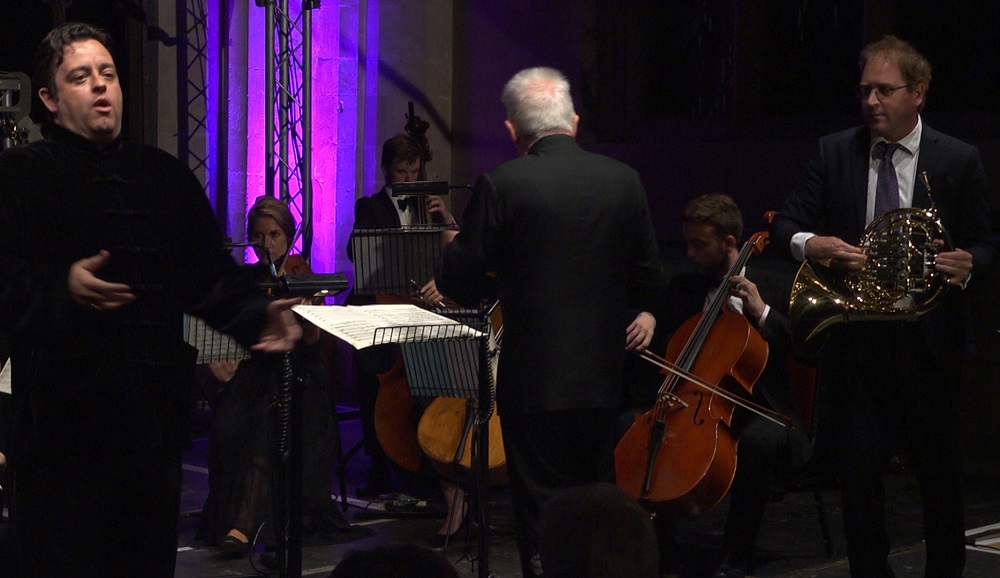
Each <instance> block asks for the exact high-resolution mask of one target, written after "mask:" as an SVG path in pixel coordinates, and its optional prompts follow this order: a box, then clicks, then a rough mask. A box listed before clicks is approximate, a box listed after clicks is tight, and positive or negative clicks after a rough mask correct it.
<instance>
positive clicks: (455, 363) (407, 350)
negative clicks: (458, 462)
mask: <svg viewBox="0 0 1000 578" xmlns="http://www.w3.org/2000/svg"><path fill="white" fill-rule="evenodd" d="M295 311H296V313H298V314H299V315H300V316H302V317H303V318H304V319H307V320H308V321H311V322H312V323H313V324H315V325H316V326H318V327H319V328H321V329H323V330H324V331H327V332H328V333H330V334H332V335H334V336H335V337H338V338H340V339H342V340H344V341H347V343H349V344H350V345H351V346H353V347H355V348H358V349H363V348H366V347H371V346H376V345H389V344H399V345H400V346H401V348H402V351H403V356H404V359H405V361H406V365H407V376H408V379H409V380H411V381H410V384H411V391H412V392H413V393H414V394H416V395H432V396H448V397H468V398H470V399H476V400H489V403H479V404H478V412H477V415H476V420H475V424H474V428H473V432H474V439H475V445H474V450H475V451H473V455H472V460H473V463H472V471H473V479H474V485H473V487H472V492H470V493H471V495H472V496H473V498H474V499H475V502H474V503H473V511H474V512H476V515H477V519H478V523H479V526H480V527H479V553H478V557H477V561H478V562H479V570H480V576H481V577H482V578H486V577H487V576H489V510H488V507H487V506H488V500H487V499H486V495H487V491H488V486H487V469H488V466H489V462H488V460H487V459H486V458H488V453H489V420H490V417H492V415H493V405H494V404H493V403H492V402H493V396H492V372H491V370H490V363H489V361H490V351H489V346H488V341H489V332H488V331H487V330H488V328H489V326H488V322H487V321H485V319H484V315H482V314H480V313H479V312H474V313H472V315H474V318H475V319H476V321H474V322H465V323H463V322H461V321H456V320H453V319H451V318H448V317H446V316H443V315H439V314H437V313H433V312H431V311H427V310H425V309H421V308H419V307H416V306H414V305H366V306H346V307H317V306H302V305H300V306H297V307H296V308H295ZM465 314H466V315H470V313H468V312H466V313H465Z"/></svg>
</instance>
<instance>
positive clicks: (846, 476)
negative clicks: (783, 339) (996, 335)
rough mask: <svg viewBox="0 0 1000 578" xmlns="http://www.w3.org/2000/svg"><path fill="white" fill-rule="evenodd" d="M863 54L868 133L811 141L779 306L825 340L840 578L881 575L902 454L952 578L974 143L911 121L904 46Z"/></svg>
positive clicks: (959, 557)
mask: <svg viewBox="0 0 1000 578" xmlns="http://www.w3.org/2000/svg"><path fill="white" fill-rule="evenodd" d="M859 60H860V69H861V78H860V81H859V83H858V85H857V86H856V90H857V96H858V98H859V100H860V104H861V111H862V114H863V117H864V121H865V123H864V126H858V127H855V128H852V129H849V130H845V131H842V132H839V133H835V134H831V135H827V136H824V137H822V138H820V139H819V143H818V148H817V149H816V152H815V153H814V155H813V156H812V158H811V160H810V161H809V162H808V164H807V165H806V167H805V170H804V171H803V173H802V176H801V178H800V179H799V181H798V183H797V185H796V186H795V187H794V188H793V189H792V191H791V193H790V195H789V197H788V198H787V199H786V201H785V203H784V204H783V206H782V209H781V211H780V212H779V213H778V215H777V217H776V219H775V222H774V224H773V226H772V244H774V245H775V246H777V247H779V248H784V249H785V250H787V251H789V252H790V254H791V255H792V256H793V257H794V258H795V259H797V260H798V261H806V262H807V264H805V265H803V269H802V272H801V273H800V276H799V279H798V281H797V282H798V283H799V284H798V285H797V289H798V291H797V293H798V294H797V296H796V297H797V298H796V299H793V300H792V303H790V307H791V308H792V309H796V308H797V309H798V315H797V316H794V317H795V319H792V323H793V326H794V324H795V323H796V322H798V323H800V324H805V327H804V328H800V329H799V332H798V333H799V336H800V339H806V338H808V337H809V336H810V335H811V336H813V337H825V339H826V341H825V343H824V344H823V349H822V351H821V355H822V357H821V360H820V373H819V375H820V377H819V379H820V386H821V390H822V391H821V396H823V403H822V406H821V407H822V408H823V410H824V412H825V413H824V414H823V416H822V417H821V418H820V420H821V423H824V424H825V428H826V433H827V434H828V435H829V436H830V438H829V439H830V440H831V445H832V446H833V449H834V451H835V454H836V457H837V458H838V462H839V463H838V464H837V469H836V471H837V472H838V474H839V476H840V479H841V490H842V497H843V505H844V532H845V537H846V541H847V552H848V559H849V561H850V566H851V575H852V576H865V577H891V576H893V571H892V568H891V565H890V564H889V561H888V553H889V544H890V542H889V537H888V533H887V531H886V524H885V516H884V513H883V512H884V500H885V496H884V492H883V489H882V486H881V480H882V473H883V470H884V467H885V465H886V464H887V462H888V460H889V458H890V457H891V456H892V455H893V454H894V453H896V452H900V451H904V452H906V454H907V455H908V456H910V457H911V458H912V465H913V470H914V472H915V473H916V475H917V479H918V480H919V482H920V487H921V490H922V494H923V508H924V518H923V520H924V539H925V545H926V553H927V555H926V568H925V575H926V576H940V577H945V576H948V577H958V576H961V574H962V570H963V567H964V564H965V546H964V518H963V515H964V514H963V502H962V492H961V471H960V466H961V454H962V452H961V451H960V448H961V437H960V432H961V427H960V424H961V405H960V401H959V399H960V398H959V391H958V390H959V386H960V383H959V381H960V376H961V374H962V372H961V370H962V359H963V357H964V356H965V355H966V353H967V345H968V340H967V339H966V333H967V323H966V321H967V318H968V317H969V311H968V310H967V308H966V303H965V299H966V296H967V294H968V290H967V287H970V286H971V285H973V284H975V283H976V282H977V281H979V280H981V279H983V278H984V277H986V275H985V274H984V272H985V271H986V270H987V268H988V266H989V265H990V263H991V261H992V260H993V256H994V247H993V243H992V228H991V223H990V208H989V205H988V203H987V198H986V195H987V191H988V187H987V182H986V174H985V170H984V168H983V163H982V161H981V159H980V156H979V151H978V149H976V147H974V146H972V145H969V144H967V143H964V142H961V141H959V140H958V139H955V138H953V137H950V136H948V135H945V134H943V133H941V132H938V131H937V130H934V129H933V128H931V127H930V126H928V125H927V124H926V123H924V122H923V120H922V118H921V111H922V109H923V106H924V103H925V100H926V96H927V90H928V87H929V86H930V80H931V67H930V64H929V63H928V62H927V61H926V60H925V59H924V57H923V56H921V55H920V54H919V53H918V52H917V51H916V50H915V49H914V48H913V47H912V46H911V45H910V44H908V43H906V42H904V41H902V40H900V39H898V38H896V37H894V36H885V37H883V38H882V39H880V40H877V41H875V42H873V43H871V44H869V45H868V46H866V47H865V48H864V49H863V50H862V52H861V55H860V59H859ZM931 189H933V193H932V192H931ZM880 193H881V194H880ZM883 213H885V214H886V215H888V217H886V218H885V221H884V222H882V223H880V222H879V217H880V216H881V215H882V214H883ZM873 223H874V224H873ZM893 267H896V268H895V269H894V268H893ZM918 270H919V271H920V273H921V275H920V276H919V277H918V276H917V275H916V274H915V272H916V271H918ZM852 282H853V283H854V284H853V285H852ZM932 294H934V295H936V297H934V299H933V300H931V301H930V302H929V303H927V302H925V301H924V299H925V298H927V297H929V296H930V295H932ZM820 309H822V311H820ZM790 317H793V315H792V312H791V311H790ZM794 331H795V329H794V327H793V332H794ZM821 427H824V426H821Z"/></svg>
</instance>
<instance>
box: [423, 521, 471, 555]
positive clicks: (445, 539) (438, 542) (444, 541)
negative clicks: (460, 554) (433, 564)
mask: <svg viewBox="0 0 1000 578" xmlns="http://www.w3.org/2000/svg"><path fill="white" fill-rule="evenodd" d="M464 525H465V524H462V525H461V526H459V527H458V528H455V531H454V532H452V533H451V534H434V535H433V536H431V537H430V538H429V539H428V540H427V547H428V548H432V549H434V550H441V549H444V548H445V547H446V546H448V544H451V543H452V542H453V540H452V538H454V537H455V536H457V535H458V533H459V532H461V531H462V527H463V526H464Z"/></svg>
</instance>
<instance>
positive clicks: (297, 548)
mask: <svg viewBox="0 0 1000 578" xmlns="http://www.w3.org/2000/svg"><path fill="white" fill-rule="evenodd" d="M259 285H261V286H262V287H264V288H268V289H272V291H273V292H274V293H275V294H276V295H277V296H278V297H312V296H327V295H336V294H338V293H340V292H342V291H345V290H346V289H347V287H348V285H349V283H348V281H347V276H346V275H344V274H343V273H324V274H306V275H287V276H281V277H278V278H276V279H272V280H270V281H265V282H262V283H259ZM275 382H276V383H275V386H274V389H273V392H272V401H273V407H274V413H273V416H274V425H275V447H274V466H275V468H274V469H275V472H274V475H273V476H272V480H273V486H274V492H273V494H274V503H273V505H274V534H275V561H276V564H277V567H278V576H279V578H301V576H302V396H301V395H299V393H301V391H302V388H303V387H304V383H305V382H304V380H303V379H302V378H301V376H297V375H295V371H294V369H293V365H292V352H289V353H286V354H285V355H284V356H283V358H282V360H281V368H280V370H279V373H278V375H277V376H276V378H275Z"/></svg>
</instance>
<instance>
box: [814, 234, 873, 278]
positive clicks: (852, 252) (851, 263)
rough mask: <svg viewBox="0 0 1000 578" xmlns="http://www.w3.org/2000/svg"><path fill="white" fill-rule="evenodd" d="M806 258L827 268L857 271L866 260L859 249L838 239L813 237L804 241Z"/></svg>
mask: <svg viewBox="0 0 1000 578" xmlns="http://www.w3.org/2000/svg"><path fill="white" fill-rule="evenodd" d="M805 249H806V251H805V253H806V258H808V259H812V260H814V261H817V262H819V263H821V264H823V265H826V266H828V267H834V268H836V269H847V270H851V271H857V270H858V269H861V268H862V267H864V266H865V260H866V259H867V258H868V257H867V256H866V255H865V252H864V250H863V249H861V247H855V246H854V245H851V244H849V243H847V242H845V241H843V240H842V239H840V238H838V237H820V236H815V237H812V238H810V239H809V240H808V241H806V247H805Z"/></svg>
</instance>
